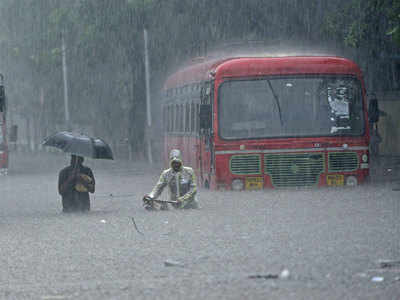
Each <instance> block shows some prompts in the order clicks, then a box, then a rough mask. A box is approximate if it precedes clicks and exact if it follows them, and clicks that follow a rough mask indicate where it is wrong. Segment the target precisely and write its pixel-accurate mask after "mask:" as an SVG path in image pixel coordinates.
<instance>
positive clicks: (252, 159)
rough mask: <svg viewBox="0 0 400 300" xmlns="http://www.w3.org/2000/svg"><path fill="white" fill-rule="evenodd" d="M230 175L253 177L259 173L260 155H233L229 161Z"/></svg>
mask: <svg viewBox="0 0 400 300" xmlns="http://www.w3.org/2000/svg"><path fill="white" fill-rule="evenodd" d="M230 168H231V172H232V174H236V175H253V174H260V173H261V158H260V155H233V156H232V157H231V161H230Z"/></svg>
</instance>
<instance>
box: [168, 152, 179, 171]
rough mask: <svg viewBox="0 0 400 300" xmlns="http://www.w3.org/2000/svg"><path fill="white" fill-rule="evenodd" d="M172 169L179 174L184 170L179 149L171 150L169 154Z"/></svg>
mask: <svg viewBox="0 0 400 300" xmlns="http://www.w3.org/2000/svg"><path fill="white" fill-rule="evenodd" d="M169 159H170V164H171V168H172V169H173V170H174V171H175V172H178V171H180V170H181V169H182V158H181V151H179V150H178V149H173V150H171V152H170V154H169Z"/></svg>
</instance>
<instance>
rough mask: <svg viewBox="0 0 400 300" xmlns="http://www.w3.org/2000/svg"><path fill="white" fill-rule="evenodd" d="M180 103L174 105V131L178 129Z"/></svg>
mask: <svg viewBox="0 0 400 300" xmlns="http://www.w3.org/2000/svg"><path fill="white" fill-rule="evenodd" d="M178 108H179V106H178V104H176V105H174V125H173V129H172V131H173V132H177V131H178Z"/></svg>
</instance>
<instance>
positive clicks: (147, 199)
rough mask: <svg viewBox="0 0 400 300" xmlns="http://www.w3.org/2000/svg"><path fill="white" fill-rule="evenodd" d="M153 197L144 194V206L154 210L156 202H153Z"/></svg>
mask: <svg viewBox="0 0 400 300" xmlns="http://www.w3.org/2000/svg"><path fill="white" fill-rule="evenodd" d="M152 200H153V198H152V197H150V196H149V195H144V196H143V206H144V208H145V209H147V210H154V203H153V201H152Z"/></svg>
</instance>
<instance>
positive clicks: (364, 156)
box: [361, 154, 368, 163]
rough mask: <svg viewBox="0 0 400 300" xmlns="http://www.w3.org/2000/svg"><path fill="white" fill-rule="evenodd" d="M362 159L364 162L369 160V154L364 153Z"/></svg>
mask: <svg viewBox="0 0 400 300" xmlns="http://www.w3.org/2000/svg"><path fill="white" fill-rule="evenodd" d="M361 160H362V161H363V162H365V163H366V162H368V155H367V154H363V155H362V156H361Z"/></svg>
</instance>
